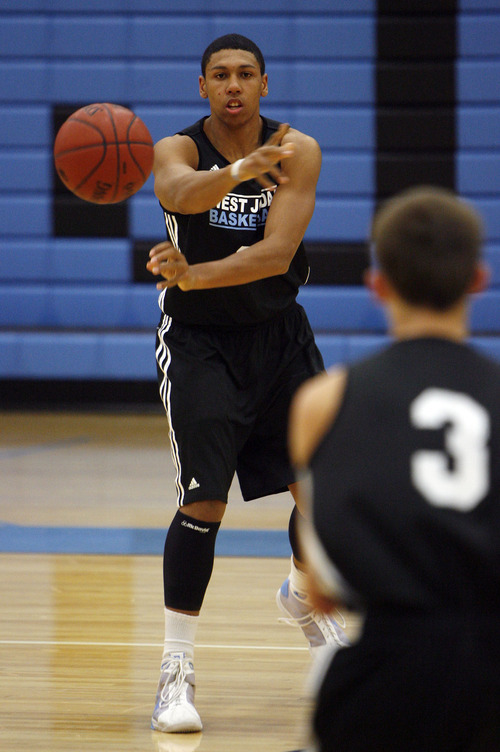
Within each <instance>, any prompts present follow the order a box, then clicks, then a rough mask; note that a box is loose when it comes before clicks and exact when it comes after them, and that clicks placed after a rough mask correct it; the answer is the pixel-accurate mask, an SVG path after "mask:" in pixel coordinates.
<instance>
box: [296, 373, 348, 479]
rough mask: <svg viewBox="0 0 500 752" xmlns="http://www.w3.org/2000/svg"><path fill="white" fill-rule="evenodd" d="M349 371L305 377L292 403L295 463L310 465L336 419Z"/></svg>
mask: <svg viewBox="0 0 500 752" xmlns="http://www.w3.org/2000/svg"><path fill="white" fill-rule="evenodd" d="M346 379H347V372H346V370H345V369H343V368H336V369H332V370H330V371H328V372H326V373H321V374H319V375H318V376H314V377H313V378H312V379H309V380H308V381H306V382H305V383H304V384H303V385H302V386H301V387H300V388H299V389H298V391H297V392H296V394H295V395H294V398H293V400H292V404H291V407H290V420H289V434H288V444H289V451H290V458H291V460H292V464H293V465H294V466H295V467H296V468H297V469H299V470H301V469H304V468H306V467H307V466H308V464H309V462H310V460H311V457H312V455H313V454H314V452H315V450H316V449H317V447H318V446H319V444H320V442H321V440H322V439H323V437H324V436H325V434H326V432H327V430H328V428H329V427H330V426H331V424H332V421H333V420H334V419H335V417H336V415H337V413H338V411H339V409H340V405H341V403H342V398H343V396H344V391H345V385H346Z"/></svg>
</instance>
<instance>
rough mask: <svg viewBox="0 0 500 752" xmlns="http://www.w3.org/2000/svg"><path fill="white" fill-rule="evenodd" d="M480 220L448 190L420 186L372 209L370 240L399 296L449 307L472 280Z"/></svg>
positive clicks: (428, 305) (477, 257)
mask: <svg viewBox="0 0 500 752" xmlns="http://www.w3.org/2000/svg"><path fill="white" fill-rule="evenodd" d="M482 240H483V226H482V221H481V218H480V216H479V215H478V213H477V212H476V210H475V209H474V208H473V207H472V206H471V205H470V204H468V203H466V202H465V201H463V200H462V199H460V198H459V197H458V196H456V195H455V194H454V193H452V192H451V191H447V190H445V189H442V188H437V187H427V186H419V187H415V188H411V189H408V190H406V191H403V192H402V193H399V194H398V195H396V196H395V197H394V198H392V199H390V200H389V201H388V202H387V203H385V204H384V205H383V206H382V207H381V209H380V210H379V211H378V212H377V214H376V215H375V219H374V221H373V225H372V230H371V241H372V244H373V247H374V251H375V257H376V262H377V263H378V265H379V267H380V271H381V272H382V273H383V274H384V275H385V276H386V278H387V280H388V281H389V283H390V284H391V285H392V286H393V288H394V289H395V290H396V292H397V293H398V294H399V295H400V297H401V298H403V300H405V301H406V302H407V303H410V304H411V305H415V306H423V307H426V308H430V309H433V310H436V311H444V310H447V309H449V308H451V307H452V306H453V305H455V304H456V303H458V301H459V300H461V299H462V298H464V296H465V295H466V294H467V292H469V291H470V289H471V286H472V285H473V282H474V278H475V274H476V271H477V268H478V263H479V261H480V256H481V246H482Z"/></svg>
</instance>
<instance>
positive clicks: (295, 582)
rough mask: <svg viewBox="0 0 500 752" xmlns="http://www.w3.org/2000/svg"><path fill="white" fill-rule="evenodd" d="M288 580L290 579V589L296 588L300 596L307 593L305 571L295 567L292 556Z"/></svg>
mask: <svg viewBox="0 0 500 752" xmlns="http://www.w3.org/2000/svg"><path fill="white" fill-rule="evenodd" d="M289 580H290V586H291V588H292V590H296V591H297V592H298V593H300V595H301V596H305V595H306V594H307V576H306V573H305V572H302V571H301V570H300V569H298V568H297V567H296V565H295V562H294V560H293V557H292V565H291V568H290V574H289ZM307 602H308V601H307V600H306V603H307Z"/></svg>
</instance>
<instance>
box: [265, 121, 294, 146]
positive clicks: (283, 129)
mask: <svg viewBox="0 0 500 752" xmlns="http://www.w3.org/2000/svg"><path fill="white" fill-rule="evenodd" d="M289 130H290V125H289V124H288V123H281V124H280V126H279V128H278V130H277V131H275V132H274V133H273V134H272V135H271V136H270V137H269V138H268V139H267V141H266V143H265V146H279V145H280V144H281V141H282V139H283V136H284V135H285V133H287V132H288V131H289Z"/></svg>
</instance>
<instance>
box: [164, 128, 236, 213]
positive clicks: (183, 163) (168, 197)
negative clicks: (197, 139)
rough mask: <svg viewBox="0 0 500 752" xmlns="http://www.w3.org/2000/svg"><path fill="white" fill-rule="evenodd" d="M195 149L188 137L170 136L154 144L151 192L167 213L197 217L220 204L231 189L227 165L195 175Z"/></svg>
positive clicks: (231, 181)
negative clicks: (152, 188) (196, 215)
mask: <svg viewBox="0 0 500 752" xmlns="http://www.w3.org/2000/svg"><path fill="white" fill-rule="evenodd" d="M198 159H199V157H198V150H197V148H196V144H195V143H194V141H193V140H192V139H191V138H189V137H188V136H171V137H168V138H164V139H162V140H161V141H159V142H158V143H157V144H156V145H155V157H154V163H153V174H154V178H155V182H154V191H155V195H156V197H157V199H158V200H159V202H160V203H161V205H162V206H163V207H164V208H165V209H167V211H170V212H178V213H180V214H198V213H200V212H203V211H207V210H208V209H210V208H212V207H213V206H214V205H215V204H217V203H218V202H219V201H221V200H222V199H223V198H224V196H225V195H226V194H227V193H228V191H230V190H231V188H234V186H235V185H236V181H235V179H234V178H233V177H231V170H230V166H229V167H226V168H224V169H223V170H212V171H206V170H201V171H199V172H197V167H198Z"/></svg>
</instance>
